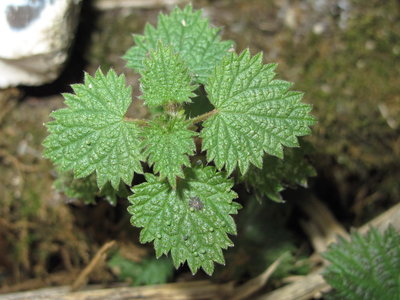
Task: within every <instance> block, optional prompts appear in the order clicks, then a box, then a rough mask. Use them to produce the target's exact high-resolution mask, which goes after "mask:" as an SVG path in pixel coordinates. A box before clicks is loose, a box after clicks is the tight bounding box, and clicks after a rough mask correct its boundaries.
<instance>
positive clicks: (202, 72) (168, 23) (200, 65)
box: [124, 5, 232, 83]
mask: <svg viewBox="0 0 400 300" xmlns="http://www.w3.org/2000/svg"><path fill="white" fill-rule="evenodd" d="M201 13H202V11H201V10H198V11H193V9H192V6H191V5H187V6H186V7H185V8H184V9H183V10H181V9H180V8H178V7H177V8H175V9H174V10H173V11H172V12H171V14H170V15H169V16H166V15H164V14H160V15H159V17H158V26H157V28H154V27H153V26H152V25H149V24H147V25H146V27H145V29H144V35H135V36H134V41H135V44H136V45H135V46H133V47H132V48H130V49H129V50H128V51H127V53H126V54H125V56H124V59H125V60H126V61H127V66H128V67H130V68H132V69H134V70H135V71H137V72H139V73H142V71H143V69H144V65H143V61H144V59H145V58H146V55H147V53H148V52H149V51H150V50H151V49H155V48H156V47H157V44H158V42H159V41H161V42H162V43H163V44H165V45H171V46H172V48H173V50H174V51H175V52H177V53H179V55H180V56H181V57H182V58H183V60H184V61H185V62H186V64H187V66H188V67H189V70H190V72H191V73H192V74H193V75H194V76H195V77H196V82H198V83H205V82H206V79H207V77H208V75H209V74H210V73H211V71H212V69H213V68H214V66H215V65H216V64H217V63H218V62H219V61H220V60H221V58H222V57H223V56H224V55H226V53H227V51H228V50H229V49H230V48H232V42H231V41H220V37H219V31H220V30H219V29H218V28H215V27H210V25H209V22H208V20H207V19H205V18H202V17H201Z"/></svg>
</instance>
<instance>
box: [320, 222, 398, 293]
mask: <svg viewBox="0 0 400 300" xmlns="http://www.w3.org/2000/svg"><path fill="white" fill-rule="evenodd" d="M323 256H324V257H325V258H326V259H327V260H328V261H330V262H331V265H329V266H328V268H327V270H326V272H325V273H324V278H325V280H326V281H327V282H328V283H329V284H330V285H331V286H332V287H333V288H335V289H336V293H337V296H338V299H349V300H350V299H351V300H353V299H360V300H362V299H400V275H399V274H400V273H399V270H400V234H399V233H398V232H396V230H395V229H394V228H393V227H389V228H388V229H387V230H386V231H385V232H384V233H383V234H382V233H379V232H378V231H377V230H376V229H374V228H372V229H371V230H370V231H369V232H368V234H367V235H365V236H361V235H360V234H358V233H354V234H352V237H351V241H347V240H345V239H343V238H342V239H341V241H340V243H339V244H334V245H332V246H331V247H330V249H329V251H328V252H326V253H324V254H323Z"/></svg>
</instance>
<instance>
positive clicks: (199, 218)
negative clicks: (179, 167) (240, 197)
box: [128, 166, 240, 275]
mask: <svg viewBox="0 0 400 300" xmlns="http://www.w3.org/2000/svg"><path fill="white" fill-rule="evenodd" d="M184 173H185V179H183V180H181V181H180V182H179V184H178V186H177V189H175V190H174V189H172V188H171V187H170V185H169V184H167V183H166V182H161V181H160V180H159V179H158V178H157V177H156V176H154V175H152V174H146V179H147V182H145V183H142V184H139V185H136V186H135V187H134V188H133V192H134V194H133V195H132V196H130V197H129V198H128V199H129V201H130V202H131V204H132V205H131V206H130V207H129V208H128V211H129V213H131V214H132V215H133V216H132V218H131V222H132V224H133V225H134V226H137V227H143V229H142V231H141V233H140V241H141V242H142V243H147V242H151V241H154V248H155V250H156V255H157V257H160V256H161V255H162V254H167V253H168V252H169V251H171V256H172V259H173V261H174V265H175V267H176V268H177V267H179V265H180V264H182V263H184V262H185V261H187V262H188V265H189V268H190V269H191V271H192V272H193V273H196V272H197V270H198V269H199V268H200V267H201V268H203V270H204V271H205V272H206V273H207V274H210V275H211V274H212V273H213V271H214V262H218V263H220V264H223V263H224V257H223V254H222V249H226V248H227V247H228V246H232V245H233V244H232V242H231V240H230V239H229V238H228V235H227V233H229V234H236V226H235V222H234V220H233V218H232V217H231V216H230V214H236V213H237V210H238V209H239V208H240V205H239V204H237V203H236V202H233V201H232V200H233V199H234V198H236V197H237V195H236V193H235V192H233V191H232V190H231V187H232V185H233V183H232V180H230V179H227V178H226V177H225V175H223V174H222V173H218V172H217V171H216V170H215V168H214V167H202V166H198V167H194V168H186V169H185V170H184Z"/></svg>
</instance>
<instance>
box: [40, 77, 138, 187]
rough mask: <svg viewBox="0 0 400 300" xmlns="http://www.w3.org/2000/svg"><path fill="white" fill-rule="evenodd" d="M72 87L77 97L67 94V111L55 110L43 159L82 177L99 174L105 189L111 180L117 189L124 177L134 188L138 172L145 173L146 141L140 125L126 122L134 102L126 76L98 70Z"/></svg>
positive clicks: (98, 178) (99, 180) (98, 182)
mask: <svg viewBox="0 0 400 300" xmlns="http://www.w3.org/2000/svg"><path fill="white" fill-rule="evenodd" d="M72 89H73V90H74V92H75V94H64V98H65V103H66V104H67V106H68V107H67V108H64V109H59V110H57V111H55V112H53V113H52V114H51V116H52V117H53V118H54V119H55V120H54V121H51V122H49V123H47V128H48V130H49V132H50V135H49V136H48V137H47V138H46V140H45V141H44V143H43V145H44V146H45V148H46V149H45V151H44V156H45V157H47V158H49V159H51V160H52V161H53V162H54V163H55V164H56V165H58V166H59V168H60V169H61V170H62V171H67V170H73V171H74V174H75V177H77V178H82V177H86V176H88V175H90V174H91V173H92V172H94V171H96V173H97V184H98V186H99V187H100V188H102V187H103V186H104V185H105V183H106V182H107V181H111V184H112V186H113V187H114V188H115V189H118V187H119V183H120V180H121V179H122V180H123V181H124V182H125V183H127V184H128V185H130V184H131V181H132V177H133V172H138V173H141V172H142V167H141V164H140V159H141V153H140V151H141V145H140V144H141V143H140V141H139V136H140V129H139V127H138V126H137V125H136V124H134V123H129V122H126V121H125V120H124V114H125V113H126V111H127V109H128V107H129V105H130V103H131V101H132V100H131V88H130V87H126V86H125V77H124V76H123V75H121V76H117V74H116V73H115V72H114V71H113V70H110V71H109V72H108V73H107V75H104V74H103V73H102V72H101V71H100V70H98V71H97V72H96V74H95V76H94V77H92V76H90V75H88V74H85V80H84V84H74V85H72Z"/></svg>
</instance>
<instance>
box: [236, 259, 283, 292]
mask: <svg viewBox="0 0 400 300" xmlns="http://www.w3.org/2000/svg"><path fill="white" fill-rule="evenodd" d="M284 255H285V254H282V255H281V256H280V257H279V258H278V259H277V260H275V261H274V262H273V263H272V264H271V265H270V266H269V267H268V268H267V269H266V270H265V271H264V272H263V273H261V274H260V275H258V276H257V277H255V278H253V279H251V280H249V281H247V282H246V283H244V284H243V285H241V286H239V287H238V288H237V289H235V292H234V295H233V296H232V297H231V298H230V299H231V300H242V299H245V298H247V297H249V296H251V295H253V294H254V293H256V292H258V291H259V290H260V289H261V288H262V287H263V286H265V284H266V283H267V281H268V279H269V278H270V277H271V275H272V274H273V273H274V272H275V270H276V269H277V268H278V267H279V265H280V264H281V262H282V259H283V256H284Z"/></svg>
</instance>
